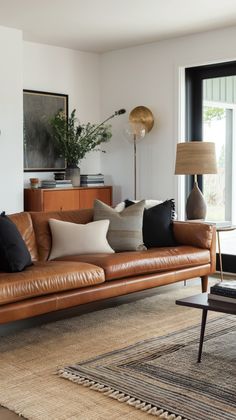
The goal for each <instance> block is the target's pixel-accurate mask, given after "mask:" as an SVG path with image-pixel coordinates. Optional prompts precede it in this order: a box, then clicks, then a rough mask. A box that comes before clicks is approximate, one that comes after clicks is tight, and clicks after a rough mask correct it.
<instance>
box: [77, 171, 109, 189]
mask: <svg viewBox="0 0 236 420" xmlns="http://www.w3.org/2000/svg"><path fill="white" fill-rule="evenodd" d="M80 185H81V187H100V186H101V187H102V186H103V185H104V175H103V174H90V175H80Z"/></svg>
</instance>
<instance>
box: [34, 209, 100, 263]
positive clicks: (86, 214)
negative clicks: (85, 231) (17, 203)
mask: <svg viewBox="0 0 236 420" xmlns="http://www.w3.org/2000/svg"><path fill="white" fill-rule="evenodd" d="M30 215H31V218H32V222H33V228H34V232H35V236H36V242H37V248H38V256H39V260H40V261H46V260H47V259H48V257H49V254H50V251H51V247H52V236H51V231H50V227H49V223H48V220H49V219H57V220H64V221H65V222H71V223H81V224H84V223H89V222H92V221H93V209H82V210H68V211H53V212H31V213H30Z"/></svg>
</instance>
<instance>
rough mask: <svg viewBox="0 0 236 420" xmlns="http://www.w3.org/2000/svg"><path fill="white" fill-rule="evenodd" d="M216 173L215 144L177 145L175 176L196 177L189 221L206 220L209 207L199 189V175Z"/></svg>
mask: <svg viewBox="0 0 236 420" xmlns="http://www.w3.org/2000/svg"><path fill="white" fill-rule="evenodd" d="M216 173H217V164H216V153H215V143H212V142H205V141H189V142H186V143H178V144H177V151H176V163H175V174H176V175H194V185H193V189H192V191H191V193H190V195H189V197H188V199H187V204H186V214H187V219H189V220H193V219H205V217H206V211H207V207H206V202H205V199H204V196H203V194H202V192H201V190H200V189H199V187H198V182H197V175H204V174H216Z"/></svg>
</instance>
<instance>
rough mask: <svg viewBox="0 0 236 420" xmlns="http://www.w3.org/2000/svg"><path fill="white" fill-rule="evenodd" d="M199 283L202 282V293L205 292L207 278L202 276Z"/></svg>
mask: <svg viewBox="0 0 236 420" xmlns="http://www.w3.org/2000/svg"><path fill="white" fill-rule="evenodd" d="M201 282H202V293H204V292H207V287H208V276H202V277H201Z"/></svg>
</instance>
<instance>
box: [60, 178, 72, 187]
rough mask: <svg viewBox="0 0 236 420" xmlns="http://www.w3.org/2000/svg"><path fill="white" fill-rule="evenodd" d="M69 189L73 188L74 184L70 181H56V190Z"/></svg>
mask: <svg viewBox="0 0 236 420" xmlns="http://www.w3.org/2000/svg"><path fill="white" fill-rule="evenodd" d="M68 187H72V182H71V180H70V179H60V180H59V179H58V180H56V188H68Z"/></svg>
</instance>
